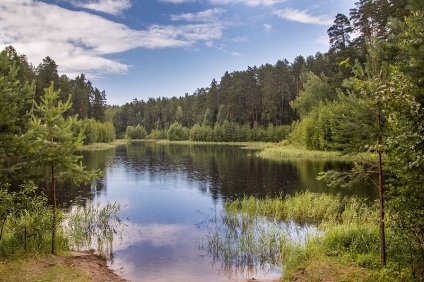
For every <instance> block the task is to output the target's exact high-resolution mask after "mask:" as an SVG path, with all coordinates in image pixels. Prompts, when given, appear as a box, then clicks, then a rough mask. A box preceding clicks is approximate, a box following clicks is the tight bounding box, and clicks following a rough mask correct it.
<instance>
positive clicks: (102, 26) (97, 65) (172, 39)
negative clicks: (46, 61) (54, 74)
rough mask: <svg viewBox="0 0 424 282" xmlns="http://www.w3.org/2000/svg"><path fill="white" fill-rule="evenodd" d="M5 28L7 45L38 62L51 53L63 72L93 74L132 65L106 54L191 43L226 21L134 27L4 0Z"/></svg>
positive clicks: (2, 37)
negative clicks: (145, 27) (144, 27)
mask: <svg viewBox="0 0 424 282" xmlns="http://www.w3.org/2000/svg"><path fill="white" fill-rule="evenodd" d="M22 19H25V20H22ZM0 30H1V33H0V48H1V49H3V48H4V47H5V46H7V45H13V46H14V47H15V48H16V50H17V51H18V52H20V53H23V54H25V55H27V57H28V58H29V61H30V62H32V63H33V64H34V65H37V64H39V63H41V61H42V60H43V58H45V57H46V56H50V57H52V58H53V59H54V60H55V61H56V63H57V64H58V65H59V71H60V72H61V73H65V74H75V73H81V72H84V73H85V74H87V77H90V76H91V77H93V76H99V75H100V76H101V75H103V74H107V73H124V72H126V71H127V70H128V68H129V66H128V65H126V64H123V63H121V62H119V61H117V60H113V59H109V58H106V57H105V56H106V55H111V54H116V53H120V52H125V51H128V50H131V49H134V48H140V47H141V48H149V49H155V48H176V47H186V46H190V45H192V44H194V43H196V42H198V41H206V42H208V41H212V40H215V39H219V38H221V37H222V27H221V26H220V25H214V24H212V23H203V24H190V25H182V26H173V25H171V26H163V25H153V26H150V27H149V28H147V29H146V30H133V29H131V28H129V27H127V26H125V25H123V24H119V23H116V22H112V21H108V20H106V19H104V18H102V17H100V16H96V15H92V14H89V13H86V12H81V11H79V12H78V11H71V10H66V9H64V8H61V7H58V6H56V5H49V4H46V3H43V2H38V1H32V0H19V1H10V2H0Z"/></svg>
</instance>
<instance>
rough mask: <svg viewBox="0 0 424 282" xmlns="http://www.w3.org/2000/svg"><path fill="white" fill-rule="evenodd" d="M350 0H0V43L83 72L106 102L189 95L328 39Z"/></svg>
mask: <svg viewBox="0 0 424 282" xmlns="http://www.w3.org/2000/svg"><path fill="white" fill-rule="evenodd" d="M355 1H356V0H320V1H314V0H38V1H35V0H0V49H1V50H3V49H4V48H5V47H6V46H9V45H12V46H13V47H14V48H15V49H16V50H17V51H18V53H20V54H25V55H26V56H27V57H28V60H29V62H31V63H32V64H33V65H34V66H35V67H36V66H38V65H39V64H40V63H41V62H42V60H43V58H45V57H46V56H50V57H51V58H52V59H53V60H54V61H55V62H56V64H57V65H58V72H59V74H66V75H67V76H68V77H69V78H75V77H76V76H77V75H79V74H81V73H84V74H85V75H86V77H87V79H89V80H90V81H91V82H92V84H93V86H94V87H97V88H98V89H99V90H101V91H102V90H105V92H106V98H107V103H108V104H109V105H123V104H125V103H129V102H132V101H133V99H138V100H144V101H147V100H148V99H149V98H150V97H152V98H159V97H168V98H170V97H174V96H175V97H180V96H184V95H186V94H189V95H192V94H193V93H194V92H195V91H196V90H197V89H199V88H202V87H203V88H206V87H209V86H210V84H211V82H212V80H213V79H215V80H216V81H217V82H219V81H220V79H221V77H222V76H223V75H224V74H225V72H226V71H228V72H230V73H231V72H233V71H243V70H246V69H247V68H248V67H249V66H250V67H253V66H257V67H260V66H261V65H264V64H275V63H276V62H277V61H278V60H283V59H287V60H288V61H289V62H293V59H294V58H295V57H296V56H299V55H302V56H304V57H305V58H306V57H307V56H309V55H315V54H316V52H326V51H328V48H329V40H328V35H327V29H328V28H329V27H330V26H331V25H332V24H333V22H334V19H335V16H336V15H337V14H338V13H343V14H345V15H349V9H351V8H354V3H355Z"/></svg>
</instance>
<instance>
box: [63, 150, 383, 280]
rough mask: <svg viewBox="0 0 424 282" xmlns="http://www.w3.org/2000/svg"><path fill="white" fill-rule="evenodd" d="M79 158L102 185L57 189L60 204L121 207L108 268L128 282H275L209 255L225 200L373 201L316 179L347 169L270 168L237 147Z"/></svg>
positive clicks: (312, 164) (305, 164) (260, 270)
mask: <svg viewBox="0 0 424 282" xmlns="http://www.w3.org/2000/svg"><path fill="white" fill-rule="evenodd" d="M81 154H82V155H83V156H84V160H83V163H84V165H85V166H87V168H88V169H102V170H104V171H105V174H104V177H103V178H102V179H101V180H100V181H97V183H92V184H91V185H84V186H81V187H80V188H79V189H67V190H63V189H60V190H59V191H58V198H59V201H60V204H61V206H63V207H65V208H66V207H71V206H72V205H85V204H88V203H92V202H96V203H97V202H100V203H102V204H105V203H107V202H110V203H113V202H115V201H116V202H118V203H120V204H121V205H122V206H123V209H122V211H121V212H120V213H119V216H120V218H122V219H123V224H122V232H121V233H119V234H118V235H117V236H115V238H114V241H113V253H112V254H113V259H112V260H111V262H110V267H111V268H112V269H114V270H115V271H116V272H117V273H118V274H120V275H121V276H122V277H124V278H126V279H129V280H131V281H231V279H240V278H253V277H254V278H256V279H260V278H276V277H279V276H280V275H281V271H280V270H279V269H276V268H274V267H273V266H272V265H262V266H261V267H259V266H255V265H253V266H252V265H250V266H249V267H246V268H243V267H236V268H233V267H228V265H227V266H224V265H223V264H222V263H220V262H219V261H216V259H214V257H213V256H212V255H211V254H210V253H209V252H208V251H207V248H205V246H206V245H207V241H208V238H209V237H208V236H209V234H210V229H209V228H210V226H208V224H207V221H208V218H210V217H214V216H216V215H217V214H220V212H221V210H222V204H223V202H224V201H226V200H227V199H234V198H237V197H242V196H244V195H254V196H256V197H265V196H272V197H274V196H280V195H286V194H294V193H295V192H299V191H302V190H310V191H313V192H327V193H334V194H335V193H341V194H342V195H353V194H355V195H360V196H366V197H370V198H373V197H375V191H374V190H373V189H372V188H370V187H368V186H366V185H362V186H359V187H355V189H351V190H340V189H337V188H331V189H330V188H328V187H327V186H326V185H325V184H324V183H322V182H320V181H317V180H316V176H317V174H318V172H320V171H324V170H328V169H348V168H349V166H350V165H349V164H345V163H337V162H323V161H304V160H296V161H279V162H276V161H268V160H264V159H261V158H258V157H256V155H255V151H253V150H246V149H241V148H239V147H236V146H226V145H206V144H204V145H203V144H191V145H183V144H169V143H155V142H132V143H128V144H126V145H119V146H117V147H116V148H114V149H110V150H105V151H83V152H81ZM287 228H291V227H290V226H288V227H287ZM294 229H296V228H294Z"/></svg>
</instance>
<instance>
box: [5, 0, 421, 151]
mask: <svg viewBox="0 0 424 282" xmlns="http://www.w3.org/2000/svg"><path fill="white" fill-rule="evenodd" d="M412 2H413V1H411V5H409V6H408V3H407V1H406V0H404V1H365V0H361V1H359V2H357V3H355V8H353V9H351V10H350V15H349V17H347V16H346V15H343V14H338V15H337V16H336V18H335V20H334V24H333V25H332V26H331V27H330V28H329V29H328V31H327V32H328V35H329V41H330V44H331V47H330V49H329V50H328V52H327V53H324V54H323V53H319V52H318V53H316V54H315V55H310V56H307V57H306V59H305V58H304V57H303V56H297V57H296V58H294V61H293V62H291V63H290V62H289V61H288V60H286V59H284V60H279V61H277V62H276V63H275V64H274V65H271V64H265V65H261V66H260V67H256V66H254V67H248V69H247V70H245V71H234V72H231V73H229V72H226V73H225V74H224V75H223V76H222V77H221V79H220V81H219V82H218V81H216V80H215V79H213V80H212V82H211V84H210V86H209V87H206V88H199V89H197V90H196V91H195V93H193V94H192V95H188V94H185V96H180V97H179V98H177V97H172V98H165V97H158V98H149V99H148V100H147V101H144V100H137V99H136V98H135V99H134V100H133V101H132V102H129V103H126V104H125V105H122V106H116V105H115V106H113V105H107V102H106V93H105V91H104V90H103V91H100V90H99V89H97V88H96V87H94V86H93V85H92V83H91V82H90V81H89V80H87V79H86V77H85V75H84V74H80V75H79V76H77V77H76V78H74V79H70V78H68V77H67V76H66V75H61V76H59V75H58V65H57V64H56V63H55V61H54V60H53V59H52V58H50V57H49V56H47V57H46V58H44V59H43V61H42V63H41V64H40V65H38V66H37V67H36V68H34V67H33V66H32V65H31V64H30V63H29V62H28V60H27V58H26V56H25V55H21V54H17V52H16V51H15V49H14V48H13V47H12V46H10V47H7V48H6V49H5V50H4V51H3V52H4V53H6V54H7V55H3V56H2V57H4V56H5V58H3V59H7V60H10V61H11V63H13V64H15V65H16V66H17V67H18V71H17V76H16V77H17V79H18V80H19V81H21V83H25V82H28V83H31V82H35V93H34V97H33V98H34V101H35V102H39V100H40V97H41V96H42V95H43V94H44V89H46V88H48V87H49V86H50V85H51V83H54V90H58V89H60V90H61V92H60V100H62V101H63V102H65V101H66V100H67V99H68V97H69V95H70V97H71V102H72V108H71V109H70V110H69V111H68V112H67V115H69V116H72V115H74V114H78V117H79V119H81V120H82V122H81V123H80V124H79V126H81V127H85V128H86V129H85V135H86V138H85V141H84V143H85V144H90V143H94V142H110V141H112V140H114V139H115V138H116V136H117V137H118V138H124V137H126V138H131V139H140V138H141V139H143V138H151V139H162V138H168V139H170V140H189V139H190V140H195V141H269V142H278V141H281V140H282V139H285V138H288V137H289V136H290V139H291V141H292V142H295V143H298V144H300V145H303V146H306V147H307V148H309V149H343V147H344V146H345V144H344V143H346V142H348V141H349V139H348V137H350V136H344V135H343V134H346V132H345V131H346V130H345V129H344V128H341V127H342V125H341V124H340V123H341V121H340V117H342V116H345V115H348V114H349V113H350V112H351V111H354V109H352V108H349V105H347V104H346V103H348V102H347V101H345V100H346V97H347V96H348V95H347V93H349V92H350V91H352V90H353V88H354V86H353V85H352V83H349V79H351V80H352V79H353V78H352V77H353V68H352V66H353V65H354V63H355V61H356V62H359V63H360V64H362V65H364V64H365V63H366V62H367V56H368V55H367V54H368V53H369V51H370V49H371V48H370V46H371V45H373V44H374V41H375V40H379V41H380V42H384V44H379V45H378V46H377V45H374V47H373V48H374V49H376V50H377V49H378V51H379V55H378V60H379V63H381V62H383V61H386V62H389V63H392V64H402V63H403V64H404V63H405V61H404V60H402V55H404V54H405V52H404V51H403V50H401V48H400V47H399V46H398V45H400V44H401V42H400V40H401V39H402V38H401V36H400V37H399V35H400V34H399V33H402V32H404V30H403V27H402V26H401V25H402V24H403V25H405V17H406V16H408V15H411V13H412V14H413V13H414V11H416V10H417V9H418V8H420V7H417V4H416V3H412ZM414 5H415V6H414ZM354 33H355V36H356V37H355V38H353V34H354ZM396 38H397V39H396ZM396 40H398V42H396ZM375 52H377V51H375ZM4 71H7V70H3V72H4ZM406 71H408V70H406ZM342 96H344V97H342ZM30 107H31V103H28V104H27V105H26V110H27V111H28V110H29V108H30ZM357 110H358V111H363V112H361V114H363V115H365V117H369V118H372V117H370V114H371V113H370V112H369V111H368V112H367V111H366V109H364V108H359V109H357ZM21 113H22V114H23V113H25V108H23V109H21ZM356 114H358V113H356ZM78 130H79V128H76V129H75V131H76V132H78Z"/></svg>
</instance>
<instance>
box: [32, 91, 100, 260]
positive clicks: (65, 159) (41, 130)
mask: <svg viewBox="0 0 424 282" xmlns="http://www.w3.org/2000/svg"><path fill="white" fill-rule="evenodd" d="M59 92H60V91H55V90H54V84H53V83H52V84H51V85H50V87H49V88H46V89H45V93H44V95H43V96H42V97H40V100H41V102H40V103H37V102H35V101H34V109H33V111H32V114H31V119H30V121H29V130H28V132H27V134H26V141H27V144H28V151H27V152H26V156H25V157H26V160H27V162H28V164H29V165H31V166H32V167H41V168H43V167H50V175H49V176H46V178H48V179H49V181H47V187H46V189H47V190H50V191H51V195H52V197H51V200H52V206H53V219H52V250H51V251H52V253H55V252H56V229H57V205H56V183H57V181H61V182H64V181H66V182H67V183H68V184H74V185H76V184H78V183H81V182H88V181H90V180H91V179H92V178H93V177H95V173H94V172H87V171H85V170H84V167H83V166H82V165H81V164H79V163H78V162H79V161H80V158H81V157H79V156H76V155H74V152H75V150H76V149H77V148H79V147H80V146H81V145H82V140H83V132H82V131H81V132H80V133H79V134H78V135H77V136H75V135H74V133H73V131H72V127H73V125H74V124H75V123H76V122H77V116H71V117H69V118H68V119H65V118H64V116H63V115H64V114H65V112H66V111H68V110H69V109H70V108H71V106H72V104H71V102H70V99H71V97H69V99H68V100H67V101H66V102H65V103H63V102H62V101H60V100H59ZM58 100H59V101H58ZM49 188H50V189H49Z"/></svg>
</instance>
